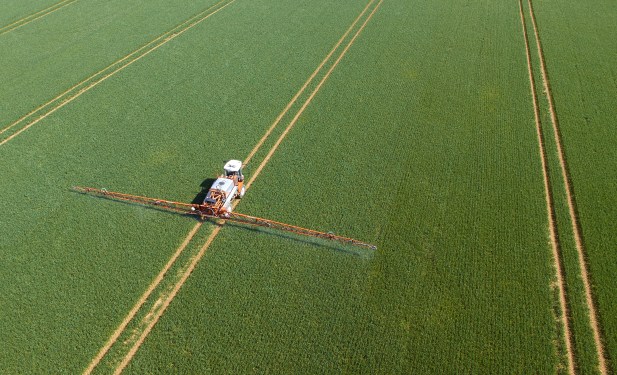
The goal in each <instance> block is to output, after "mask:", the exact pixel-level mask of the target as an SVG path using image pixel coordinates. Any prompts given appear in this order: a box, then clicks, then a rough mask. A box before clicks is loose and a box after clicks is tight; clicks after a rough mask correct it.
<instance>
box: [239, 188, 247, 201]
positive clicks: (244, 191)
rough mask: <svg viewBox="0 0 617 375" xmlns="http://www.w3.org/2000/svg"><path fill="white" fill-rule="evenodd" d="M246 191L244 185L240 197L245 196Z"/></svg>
mask: <svg viewBox="0 0 617 375" xmlns="http://www.w3.org/2000/svg"><path fill="white" fill-rule="evenodd" d="M244 193H246V188H245V187H244V186H242V189H240V194H238V199H241V198H242V197H244Z"/></svg>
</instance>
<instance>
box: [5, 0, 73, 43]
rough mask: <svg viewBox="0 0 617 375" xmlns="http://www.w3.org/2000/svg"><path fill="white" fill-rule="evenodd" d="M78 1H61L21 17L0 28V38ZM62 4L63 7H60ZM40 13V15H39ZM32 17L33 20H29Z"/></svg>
mask: <svg viewBox="0 0 617 375" xmlns="http://www.w3.org/2000/svg"><path fill="white" fill-rule="evenodd" d="M77 1H78V0H62V1H60V2H59V3H56V4H54V5H52V6H50V7H47V8H45V9H43V10H40V11H38V12H36V13H33V14H30V15H28V16H26V17H23V18H22V19H19V20H17V21H15V22H13V23H11V24H9V25H6V26H3V27H2V28H0V36H2V35H4V34H7V33H10V32H11V31H13V30H17V29H19V28H20V27H22V26H25V25H27V24H29V23H30V22H34V21H36V20H38V19H40V18H43V17H45V16H48V15H50V14H52V13H54V12H55V11H57V10H60V9H62V8H64V7H66V6H69V5H71V4H73V3H75V2H77ZM62 4H63V5H62ZM41 13H42V14H41ZM31 17H34V18H31Z"/></svg>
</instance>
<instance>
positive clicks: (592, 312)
mask: <svg viewBox="0 0 617 375" xmlns="http://www.w3.org/2000/svg"><path fill="white" fill-rule="evenodd" d="M527 3H528V5H529V17H530V18H531V23H532V25H533V32H534V35H535V39H536V47H537V49H538V54H539V56H540V70H541V72H542V83H543V86H544V93H545V95H546V98H547V100H548V107H549V113H550V117H551V123H552V125H553V136H554V138H555V144H556V145H557V156H558V157H559V166H560V168H561V176H562V178H563V184H564V186H565V190H566V198H567V201H568V213H569V215H570V221H571V222H572V232H573V234H574V241H575V243H576V251H577V253H578V263H579V266H580V272H581V278H582V280H583V285H584V287H585V299H586V302H587V308H588V309H589V324H590V326H591V329H592V331H593V339H594V342H595V346H596V354H597V358H598V370H599V371H600V373H601V374H607V372H608V370H607V365H606V358H605V354H604V353H605V352H604V345H603V340H602V336H601V334H600V324H599V322H598V313H597V311H596V307H595V302H594V298H593V293H592V291H591V283H590V281H589V272H588V269H587V260H586V258H587V257H586V254H585V247H584V244H583V240H582V236H581V228H580V222H579V219H578V214H577V210H576V205H575V202H574V193H573V192H572V186H571V182H570V181H571V178H570V172H569V170H568V167H567V162H566V158H565V154H564V151H563V145H562V143H561V133H560V131H559V120H558V118H557V113H556V111H555V102H554V100H553V94H552V91H551V85H550V81H549V79H548V73H547V69H546V59H545V58H544V51H543V49H542V43H541V41H540V34H539V32H538V25H537V22H536V17H535V13H534V10H533V4H532V1H531V0H527Z"/></svg>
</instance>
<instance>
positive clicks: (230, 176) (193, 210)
mask: <svg viewBox="0 0 617 375" xmlns="http://www.w3.org/2000/svg"><path fill="white" fill-rule="evenodd" d="M223 170H224V173H223V174H222V175H220V176H219V177H218V178H217V179H216V180H215V181H214V182H213V183H212V186H211V187H210V189H208V193H207V194H206V197H205V198H204V200H203V202H202V203H201V204H189V203H182V202H174V201H169V200H164V199H157V198H150V197H144V196H139V195H131V194H124V193H118V192H113V191H107V190H106V189H96V188H91V187H81V186H73V190H74V191H77V192H80V193H84V194H92V195H96V196H101V197H105V198H110V199H116V200H121V201H126V202H133V203H137V204H143V205H151V206H156V207H157V208H160V209H163V210H167V211H172V212H177V213H180V214H187V215H197V216H199V217H200V218H201V219H202V220H205V219H208V218H215V219H223V220H231V221H234V222H238V223H242V224H247V225H253V226H260V227H266V228H273V229H278V230H282V231H287V232H292V233H296V234H299V235H303V236H309V237H317V238H323V239H327V240H333V241H338V242H341V243H344V244H351V245H355V246H362V247H367V248H369V249H372V250H375V249H377V246H375V245H371V244H369V243H366V242H362V241H359V240H356V239H353V238H348V237H343V236H337V235H335V234H332V233H326V232H319V231H316V230H312V229H307V228H302V227H298V226H295V225H290V224H285V223H281V222H278V221H274V220H269V219H264V218H260V217H255V216H249V215H244V214H240V213H235V212H232V211H233V208H234V207H233V202H234V200H235V199H240V198H242V197H243V196H244V193H245V191H246V187H245V186H244V174H243V173H242V162H241V161H240V160H229V161H228V162H227V163H226V164H225V166H224V167H223Z"/></svg>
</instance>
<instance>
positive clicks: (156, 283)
mask: <svg viewBox="0 0 617 375" xmlns="http://www.w3.org/2000/svg"><path fill="white" fill-rule="evenodd" d="M374 1H375V0H370V1H369V2H368V4H367V5H366V6H365V8H364V9H363V10H362V12H361V13H360V15H358V17H357V18H356V19H355V20H354V21H353V23H352V24H351V26H349V28H348V29H347V30H346V31H345V33H344V34H343V36H341V38H340V39H339V40H338V41H337V43H336V44H335V45H334V47H332V49H331V50H330V52H329V53H328V55H327V56H326V57H325V58H324V59H323V60H322V61H321V63H320V64H319V66H318V67H317V68H316V69H315V70H314V71H313V73H312V74H311V76H310V77H309V78H308V79H307V80H306V81H305V82H304V84H303V85H302V87H301V88H300V89H299V90H298V92H297V93H296V94H295V95H294V96H293V98H292V99H291V100H290V101H289V103H288V104H287V105H286V107H285V108H284V109H283V111H281V113H280V114H279V115H278V116H277V118H276V120H275V121H274V122H273V123H272V125H271V126H270V127H269V128H268V130H267V131H266V133H265V134H264V135H263V136H262V138H261V139H260V140H259V141H258V142H257V144H256V145H255V146H254V147H253V149H252V150H251V151H250V152H249V154H248V156H247V157H246V158H245V160H244V162H243V163H244V164H247V163H248V162H249V161H250V160H251V159H252V157H253V156H254V155H255V154H256V153H257V152H258V151H259V149H260V148H261V147H262V146H263V144H264V142H265V141H266V139H267V138H268V137H269V136H270V134H271V133H272V131H273V130H274V129H275V128H276V127H277V126H278V125H279V123H280V122H281V120H282V118H283V117H284V116H285V115H286V114H287V113H288V112H289V110H290V109H291V108H292V106H293V105H294V104H295V103H296V101H297V100H298V98H299V97H300V96H301V95H302V94H303V93H304V91H305V90H306V88H307V87H308V86H309V85H310V84H311V82H312V81H313V80H314V79H315V77H316V76H317V75H318V74H319V72H320V71H321V70H322V69H323V67H324V66H325V65H326V63H327V62H328V61H329V60H330V59H331V57H332V55H333V54H334V53H335V52H336V50H337V49H338V48H339V47H340V45H341V44H342V43H343V41H344V40H345V39H346V38H347V37H348V35H349V34H350V33H351V31H352V30H353V29H354V27H355V26H356V25H357V23H358V22H359V21H360V19H361V18H362V16H363V15H364V14H366V12H367V11H368V9H369V7H370V6H371V5H372V4H373V3H374ZM347 49H348V47H347ZM347 49H346V50H347ZM346 50H345V51H346ZM338 61H340V58H339V59H338ZM337 64H338V63H337ZM330 71H331V70H330ZM321 84H323V80H322V83H321ZM313 96H314V94H313ZM304 108H306V105H305V106H304ZM294 123H295V121H294ZM278 143H280V142H278ZM277 147H278V146H277ZM254 178H255V176H253V178H251V179H249V183H250V182H252V181H253V180H254ZM247 185H248V184H247ZM247 189H248V186H247ZM237 203H238V202H234V207H235V205H236V204H237ZM202 224H203V222H199V223H197V224H196V225H195V227H194V228H193V229H192V230H191V232H189V234H188V235H187V236H186V237H185V239H184V240H183V242H182V245H181V246H180V247H179V248H178V249H176V251H175V253H174V255H173V256H172V258H170V260H169V261H168V263H167V264H166V265H165V267H163V269H162V270H161V272H160V273H159V275H158V276H157V277H156V278H155V279H154V280H153V282H152V283H151V284H150V286H149V287H148V289H146V291H145V292H144V294H143V295H142V296H141V297H140V299H139V300H138V301H137V303H136V304H135V305H134V306H133V308H132V309H131V310H130V311H129V313H128V315H127V316H126V317H125V318H124V320H123V321H122V323H121V324H120V325H119V326H118V327H117V328H116V330H115V331H114V332H113V334H112V335H111V336H110V338H109V339H108V340H107V342H106V343H105V345H104V346H103V348H101V350H100V351H99V353H97V355H96V356H95V358H94V359H93V360H92V362H91V363H90V364H89V365H88V368H87V369H86V370H85V371H84V374H90V373H92V371H93V370H94V368H96V366H97V365H98V364H99V363H100V361H101V360H102V359H103V358H104V357H105V355H106V354H107V353H108V352H109V350H110V349H111V348H112V346H113V345H114V344H115V343H116V342H117V340H118V339H119V338H120V336H121V335H122V333H123V332H124V331H125V330H126V327H127V326H128V325H129V323H130V322H131V321H132V320H133V319H134V318H135V316H136V315H137V314H138V312H139V309H140V308H141V307H142V306H143V305H144V303H145V302H146V301H147V300H148V298H150V296H151V294H152V293H153V292H154V290H155V289H156V288H157V287H158V286H159V285H160V284H161V282H162V281H163V279H164V276H165V275H166V274H167V272H168V271H169V269H170V268H171V267H172V266H173V264H174V263H175V262H176V260H177V259H178V257H179V256H180V254H181V253H182V252H183V251H184V249H185V248H186V246H187V245H188V243H189V242H190V241H191V240H192V238H193V237H194V235H195V233H196V232H197V230H198V229H199V228H200V227H201V226H202ZM220 229H221V227H219V226H217V227H216V228H215V229H214V230H213V232H212V234H210V237H208V239H207V240H206V244H207V245H208V246H209V244H210V243H211V242H212V240H213V239H214V238H215V237H216V235H217V234H218V232H219V231H220ZM213 234H214V236H213ZM208 246H206V245H204V246H203V247H202V249H203V252H202V251H201V250H202V249H200V251H199V253H198V254H197V256H196V259H197V261H198V260H199V259H200V258H201V257H202V256H203V253H205V251H206V249H207V248H208ZM193 259H195V258H193ZM197 261H196V262H197ZM196 262H195V263H196ZM189 267H190V264H189ZM190 270H191V271H192V268H190ZM191 271H189V274H190V272H191ZM184 274H186V272H184V273H183V275H184ZM187 277H188V276H187ZM182 278H184V276H181V279H180V280H182ZM185 280H186V279H185ZM182 284H184V281H182ZM180 286H181V285H180ZM178 289H179V287H178ZM174 290H175V287H174V289H172V290H171V293H172V294H173V295H174V296H175V294H176V293H177V292H174ZM172 299H173V297H172ZM159 300H160V299H159ZM163 306H164V307H163ZM163 306H161V304H159V303H157V304H156V305H155V306H153V307H152V308H151V311H149V312H148V314H147V315H146V317H148V318H149V319H147V320H150V322H151V319H152V317H153V316H154V314H155V313H156V312H157V311H161V308H162V309H163V310H164V309H166V305H163ZM162 312H163V311H161V315H162ZM156 320H158V317H157V318H156ZM155 323H156V322H155ZM152 325H154V324H152ZM147 330H148V332H149V331H150V330H151V328H149V329H147ZM141 341H143V340H141ZM139 345H141V342H140V344H139ZM136 350H137V349H135V351H136ZM133 355H134V353H133ZM131 357H132V355H131ZM129 360H130V359H129ZM126 364H128V361H127V363H126ZM126 364H124V366H126ZM124 366H123V368H124ZM120 371H122V370H120Z"/></svg>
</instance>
